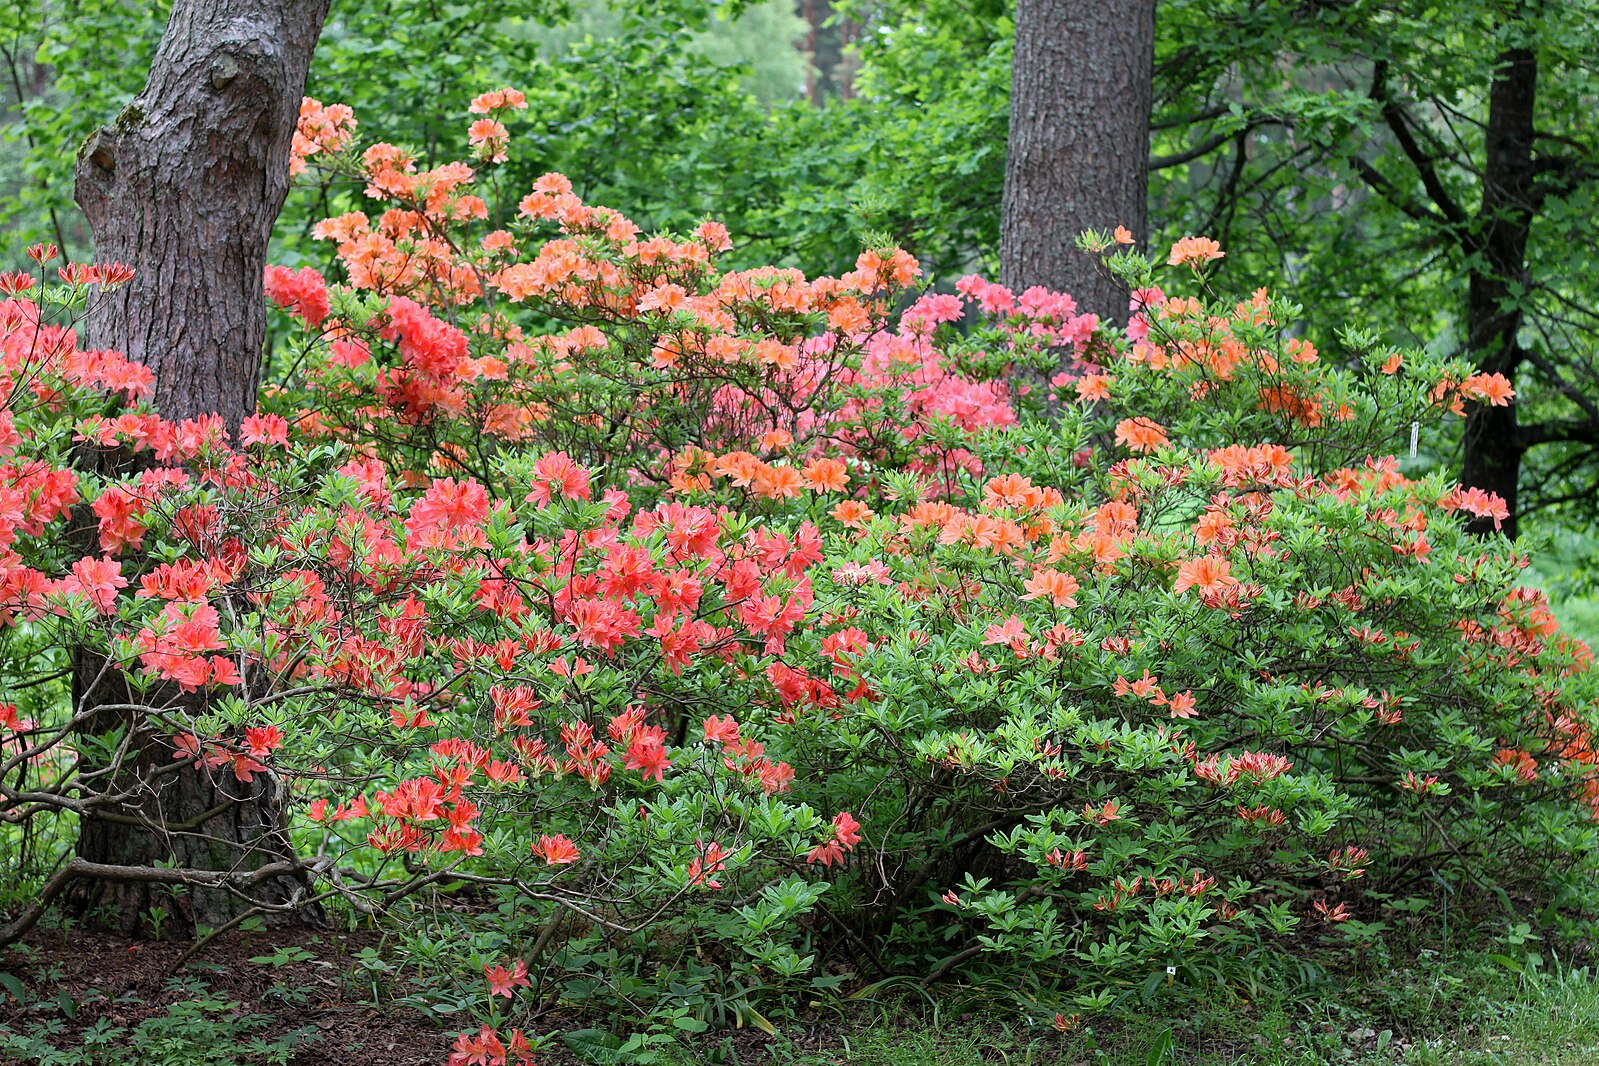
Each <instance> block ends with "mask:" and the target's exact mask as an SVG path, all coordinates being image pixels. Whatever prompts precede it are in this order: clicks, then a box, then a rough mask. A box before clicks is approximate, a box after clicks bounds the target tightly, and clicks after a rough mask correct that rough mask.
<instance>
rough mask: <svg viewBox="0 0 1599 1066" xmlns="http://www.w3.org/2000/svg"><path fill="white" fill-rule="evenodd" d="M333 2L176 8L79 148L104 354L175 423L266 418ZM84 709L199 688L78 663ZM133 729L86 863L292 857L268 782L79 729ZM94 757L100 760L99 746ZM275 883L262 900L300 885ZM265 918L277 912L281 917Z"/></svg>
mask: <svg viewBox="0 0 1599 1066" xmlns="http://www.w3.org/2000/svg"><path fill="white" fill-rule="evenodd" d="M328 6H329V0H232V2H228V0H177V2H176V3H175V4H174V6H173V9H172V15H171V19H170V20H169V22H168V23H167V28H166V33H165V34H164V35H163V37H162V39H161V44H160V47H159V48H158V49H157V52H156V56H155V60H154V62H153V63H152V65H151V69H150V76H149V80H148V81H147V82H146V83H145V87H144V90H143V92H141V93H140V94H139V95H138V96H137V97H136V98H135V99H134V101H133V103H132V104H130V105H129V106H128V107H127V108H126V109H125V110H124V111H123V112H122V114H121V115H120V116H118V118H117V120H116V121H115V122H114V123H113V124H112V125H111V126H109V127H105V128H102V129H100V130H99V131H97V132H96V133H95V134H94V135H93V136H91V137H90V138H89V140H88V141H87V142H85V144H84V145H83V148H82V149H81V150H80V152H79V155H78V168H77V188H76V193H77V200H78V203H79V205H80V206H81V207H82V208H83V211H84V214H85V216H86V217H87V218H88V220H89V225H90V227H91V230H92V232H93V235H94V252H95V258H96V260H97V261H99V262H112V261H115V262H121V263H125V264H127V265H129V266H132V267H133V268H134V269H135V271H136V274H135V276H134V279H133V281H132V282H130V283H129V284H127V285H125V286H122V287H121V288H119V289H116V290H113V291H112V292H111V293H109V294H107V298H106V303H105V305H104V306H103V307H101V308H100V309H99V310H97V312H96V314H95V316H94V317H93V318H92V320H91V321H90V323H89V337H90V341H91V343H92V344H94V345H95V346H97V347H103V348H114V349H117V350H119V351H122V352H124V353H125V354H127V355H128V356H129V357H131V358H133V359H136V360H138V361H139V362H142V363H143V364H145V365H146V366H148V367H150V369H151V370H152V371H154V374H155V381H156V384H155V397H154V399H155V403H156V407H157V409H158V411H159V412H160V414H161V415H162V416H164V417H166V418H168V419H183V418H191V417H194V416H196V415H201V414H209V413H217V414H220V415H221V416H222V417H223V419H224V420H225V421H226V423H227V425H228V426H229V427H230V428H231V429H236V428H237V427H238V425H239V422H240V421H241V420H242V419H243V418H244V417H245V416H246V415H248V414H250V413H251V412H252V411H253V410H254V409H255V402H256V393H257V388H258V374H259V372H260V365H261V352H262V347H263V344H264V342H265V337H266V305H265V300H264V295H263V292H262V275H263V272H264V270H265V267H266V254H267V241H268V239H269V237H270V236H271V232H272V226H273V223H274V222H275V221H276V220H277V216H278V212H279V211H280V210H281V208H282V206H283V201H284V198H285V197H286V196H287V194H288V189H289V149H290V144H291V142H292V139H293V136H294V128H295V123H296V120H297V118H298V115H299V106H300V99H301V97H302V95H303V94H304V92H305V81H306V74H307V72H308V70H309V67H310V63H311V55H312V52H313V50H314V49H315V47H316V41H317V38H318V36H319V35H320V34H321V31H322V23H323V20H324V19H325V18H326V17H327V12H328ZM76 658H77V661H76V662H75V664H74V665H75V670H74V673H75V677H74V692H73V696H74V706H75V707H80V708H86V707H108V706H109V705H111V704H139V703H151V702H159V701H161V700H163V699H169V700H174V701H176V700H183V701H187V702H193V701H196V700H203V699H204V696H203V695H198V696H181V695H178V694H175V693H171V692H158V693H156V694H154V695H153V696H152V694H150V693H146V694H144V695H142V696H140V697H138V698H133V699H130V698H129V695H130V694H129V692H128V691H127V685H126V683H125V681H124V680H123V679H122V678H121V677H120V676H119V675H116V674H115V672H108V671H101V670H100V669H98V666H99V664H98V663H97V662H95V661H94V660H93V659H92V657H90V656H88V655H87V654H84V653H80V654H79V655H78V656H77V657H76ZM113 729H120V730H122V731H124V732H125V733H127V734H131V740H130V741H129V743H128V745H127V747H126V749H125V750H126V755H125V757H124V758H122V759H120V760H111V761H110V763H108V764H101V765H95V762H94V760H90V759H88V758H87V757H86V758H85V761H84V764H83V765H82V766H81V767H80V769H81V770H82V771H83V775H84V780H85V782H86V783H85V790H90V789H92V790H93V791H95V792H99V793H101V794H108V795H118V794H125V795H126V799H125V800H123V801H121V802H118V803H115V804H112V805H110V806H108V807H100V808H95V809H94V810H93V811H92V812H90V813H89V814H86V815H85V816H84V817H83V819H82V822H81V826H80V830H79V838H78V845H77V853H78V856H79V857H80V858H82V859H85V860H89V861H91V862H95V863H103V864H106V865H113V866H146V867H147V866H152V865H155V864H157V863H163V864H172V863H176V864H179V865H182V866H185V867H188V868H191V869H200V870H214V871H232V872H237V873H241V874H245V873H249V872H250V871H252V870H256V869H259V868H260V867H261V866H263V865H265V864H267V863H269V862H273V861H281V860H283V859H285V858H287V857H289V843H288V837H287V834H286V832H285V831H284V829H283V826H282V798H283V797H282V795H281V790H280V787H279V785H278V783H277V781H276V780H275V779H274V778H273V777H272V776H271V775H270V774H257V775H256V776H255V779H254V780H253V781H251V782H248V783H245V782H240V781H238V780H237V779H236V778H235V776H234V775H233V773H232V772H231V770H230V769H228V768H224V769H222V770H218V771H207V770H195V769H194V768H193V767H192V766H191V765H190V764H189V762H188V761H185V762H181V763H180V762H177V761H176V760H174V759H173V758H172V752H171V749H170V747H168V746H167V745H166V743H165V738H163V737H157V736H155V735H153V729H152V727H151V724H150V723H149V722H148V721H146V720H145V719H144V717H143V716H140V715H138V714H136V713H129V712H125V711H110V710H107V711H106V712H105V713H103V714H100V715H97V716H96V720H95V721H93V722H92V723H91V724H90V725H89V726H88V728H87V729H86V730H85V732H87V733H90V734H94V735H105V734H107V733H109V732H111V731H112V730H113ZM91 750H92V749H91ZM303 887H304V886H303V882H302V881H301V880H299V879H296V878H293V877H288V876H283V877H275V878H271V879H269V880H266V881H264V882H263V883H261V884H259V885H255V886H253V887H252V891H251V893H250V895H251V898H252V900H253V901H254V902H260V903H266V904H269V905H270V904H282V903H285V902H287V901H288V900H290V899H291V898H292V897H293V896H294V895H295V894H296V893H297V892H300V891H303ZM70 898H71V899H72V900H73V901H74V902H75V903H76V905H77V908H78V909H79V910H80V911H91V910H92V911H94V912H95V913H96V914H98V915H100V916H101V917H102V918H104V919H110V920H112V921H113V924H115V925H118V926H120V927H122V928H124V929H129V930H131V928H132V927H134V926H136V925H137V923H138V921H139V919H140V917H141V916H142V915H145V914H147V912H148V910H149V908H150V907H151V906H152V905H154V904H156V903H158V902H161V903H162V905H163V906H166V905H167V902H168V901H169V902H170V903H171V906H167V910H168V912H169V913H170V914H172V915H173V917H174V918H176V919H178V924H179V925H180V926H181V925H189V926H197V925H201V926H212V927H215V926H218V925H221V924H223V923H225V922H226V921H228V920H230V919H232V918H234V917H236V916H238V915H239V914H241V913H243V912H244V911H245V910H246V909H248V908H249V907H250V906H251V902H248V901H245V900H243V899H240V898H239V897H238V896H235V895H234V894H232V893H229V892H226V891H224V890H221V889H217V888H199V887H191V888H187V889H185V890H183V891H181V892H178V893H173V892H172V891H171V890H170V889H166V888H162V887H160V886H158V885H154V884H152V883H149V882H132V881H84V882H79V883H76V884H74V885H73V887H72V889H71V890H70ZM269 917H272V918H277V919H281V918H283V917H284V915H283V914H281V913H275V914H273V915H270V916H269Z"/></svg>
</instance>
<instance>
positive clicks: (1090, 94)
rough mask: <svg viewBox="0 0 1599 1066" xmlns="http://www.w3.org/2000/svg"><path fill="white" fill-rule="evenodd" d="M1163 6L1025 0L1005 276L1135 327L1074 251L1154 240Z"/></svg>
mask: <svg viewBox="0 0 1599 1066" xmlns="http://www.w3.org/2000/svg"><path fill="white" fill-rule="evenodd" d="M1154 47H1155V5H1154V0H1097V2H1093V3H1085V2H1083V0H1017V3H1016V55H1015V61H1014V64H1013V67H1012V74H1011V104H1010V142H1009V146H1008V148H1007V154H1006V159H1005V194H1004V201H1003V204H1002V209H1001V222H1000V276H1001V280H1002V281H1003V282H1004V283H1005V284H1006V285H1007V286H1009V287H1010V288H1012V289H1014V290H1016V291H1020V290H1022V289H1024V288H1027V287H1028V286H1031V285H1044V286H1047V287H1049V288H1051V289H1057V290H1061V291H1064V292H1068V293H1070V294H1071V295H1072V296H1073V297H1075V298H1076V300H1077V305H1078V309H1079V310H1080V311H1082V312H1093V313H1094V314H1097V315H1099V316H1100V318H1102V319H1113V320H1116V321H1121V320H1123V319H1125V318H1126V317H1127V292H1126V290H1125V289H1124V288H1122V286H1121V285H1120V284H1119V283H1118V282H1115V281H1113V280H1112V279H1111V278H1109V277H1108V276H1106V275H1105V274H1104V273H1103V272H1102V271H1101V270H1100V268H1099V265H1098V263H1097V262H1096V261H1095V259H1094V257H1092V256H1089V255H1086V254H1084V253H1082V252H1079V251H1078V250H1077V247H1076V240H1077V236H1078V234H1079V233H1081V232H1082V231H1084V230H1087V229H1095V230H1100V231H1108V230H1111V229H1113V228H1114V227H1116V226H1118V225H1120V226H1125V227H1127V229H1129V230H1131V231H1132V234H1133V236H1134V237H1135V238H1137V239H1138V240H1139V241H1140V242H1142V241H1143V240H1144V239H1145V236H1146V231H1147V228H1148V190H1149V119H1150V107H1151V93H1152V88H1151V86H1152V80H1153V77H1154Z"/></svg>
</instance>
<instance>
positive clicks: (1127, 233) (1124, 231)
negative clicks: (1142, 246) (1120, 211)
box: [1111, 226, 1133, 244]
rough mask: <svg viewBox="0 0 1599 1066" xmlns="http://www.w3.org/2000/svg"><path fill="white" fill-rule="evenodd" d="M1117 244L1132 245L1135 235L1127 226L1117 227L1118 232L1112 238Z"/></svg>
mask: <svg viewBox="0 0 1599 1066" xmlns="http://www.w3.org/2000/svg"><path fill="white" fill-rule="evenodd" d="M1111 239H1112V240H1114V241H1115V242H1116V243H1117V244H1132V243H1133V234H1132V231H1131V230H1129V229H1128V228H1127V227H1126V226H1117V227H1116V232H1115V233H1114V234H1113V235H1112V236H1111Z"/></svg>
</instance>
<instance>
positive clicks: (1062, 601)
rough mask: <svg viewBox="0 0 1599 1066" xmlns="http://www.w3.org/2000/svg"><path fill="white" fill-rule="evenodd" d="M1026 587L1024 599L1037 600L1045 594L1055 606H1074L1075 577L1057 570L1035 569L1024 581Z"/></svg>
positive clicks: (1076, 586)
mask: <svg viewBox="0 0 1599 1066" xmlns="http://www.w3.org/2000/svg"><path fill="white" fill-rule="evenodd" d="M1023 584H1024V587H1025V588H1026V589H1027V592H1026V594H1025V595H1023V596H1022V599H1024V600H1037V599H1042V598H1043V597H1045V596H1048V597H1049V600H1050V602H1051V603H1053V604H1054V605H1055V606H1056V607H1076V606H1077V597H1076V592H1077V589H1078V584H1077V579H1076V578H1075V577H1072V575H1070V574H1063V573H1061V572H1060V571H1059V570H1042V569H1040V570H1036V571H1034V573H1033V576H1032V577H1030V578H1028V579H1027V580H1026V581H1025V582H1024V583H1023Z"/></svg>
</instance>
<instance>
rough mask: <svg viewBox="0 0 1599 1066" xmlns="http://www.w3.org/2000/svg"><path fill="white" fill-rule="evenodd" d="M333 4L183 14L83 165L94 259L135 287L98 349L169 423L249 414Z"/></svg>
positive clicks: (217, 1)
mask: <svg viewBox="0 0 1599 1066" xmlns="http://www.w3.org/2000/svg"><path fill="white" fill-rule="evenodd" d="M328 5H329V0H242V2H241V0H183V2H179V3H177V4H175V5H174V6H173V8H172V14H171V17H170V20H169V21H168V23H167V29H166V33H165V34H164V35H163V37H162V38H161V45H160V48H159V49H158V50H157V52H156V55H155V60H154V62H153V64H152V65H151V68H150V77H149V80H148V81H147V82H146V83H145V87H144V91H143V92H141V93H140V94H139V95H138V96H137V97H135V98H134V101H133V103H132V104H130V105H129V106H128V107H127V108H126V109H124V110H123V112H122V114H121V115H119V116H118V117H117V119H116V121H115V122H114V123H112V124H111V125H110V126H107V127H104V128H102V129H100V130H98V131H96V133H95V134H94V135H93V136H91V137H90V139H89V140H88V142H87V143H85V145H84V146H83V149H82V150H81V151H80V152H79V155H78V171H77V200H78V204H79V206H81V207H82V208H83V212H84V215H85V216H86V217H87V218H88V221H89V225H90V228H91V230H92V232H93V235H94V254H95V257H96V258H97V259H98V260H101V261H111V260H115V261H117V262H122V263H126V264H127V265H129V266H131V267H133V268H134V269H135V270H136V271H137V274H136V276H135V278H134V280H133V281H132V282H131V283H130V284H128V285H126V286H124V287H122V288H120V289H118V290H115V291H114V292H113V293H112V294H111V295H110V297H109V299H108V301H107V306H106V307H104V308H103V309H102V310H101V311H100V312H99V313H98V314H97V315H96V317H95V318H94V320H93V325H92V327H91V328H92V329H93V331H94V336H93V341H94V343H95V344H97V345H99V346H101V347H106V348H115V349H117V350H119V351H121V352H123V353H124V354H126V355H128V356H129V357H130V358H133V359H136V360H138V361H139V362H141V363H144V364H145V365H146V366H148V367H150V369H151V370H152V371H154V372H155V376H156V392H155V402H156V406H157V408H158V409H159V410H160V412H161V413H162V415H164V416H165V417H167V418H171V419H179V418H187V417H190V416H193V415H197V414H201V413H206V412H216V413H219V414H221V415H222V416H223V418H224V419H226V421H227V423H228V424H229V425H230V426H237V425H238V423H239V420H240V419H242V418H243V417H244V416H245V415H247V414H249V413H250V412H251V411H253V410H254V409H255V396H256V387H257V374H258V372H259V370H260V364H261V349H262V346H263V344H264V343H265V340H266V305H265V302H264V297H263V293H262V272H263V271H264V269H265V267H266V252H267V241H268V239H269V238H270V237H271V235H272V225H273V223H274V222H276V221H277V217H278V212H279V211H280V210H281V209H282V207H283V200H284V197H285V196H287V195H288V191H289V166H288V160H289V146H290V143H291V141H292V139H293V136H294V126H295V120H296V118H297V116H298V114H299V106H300V98H301V96H302V95H303V94H304V91H305V79H306V74H307V72H308V70H309V69H310V64H311V54H312V52H313V51H314V50H315V48H316V42H317V37H318V36H319V34H320V33H321V30H322V23H323V20H324V19H326V17H327V12H328Z"/></svg>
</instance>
